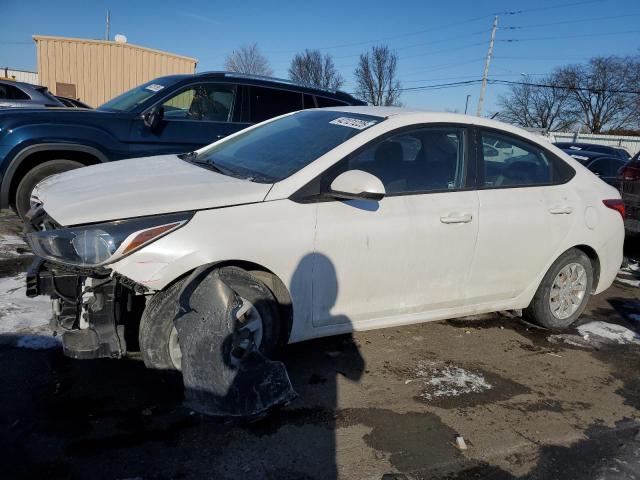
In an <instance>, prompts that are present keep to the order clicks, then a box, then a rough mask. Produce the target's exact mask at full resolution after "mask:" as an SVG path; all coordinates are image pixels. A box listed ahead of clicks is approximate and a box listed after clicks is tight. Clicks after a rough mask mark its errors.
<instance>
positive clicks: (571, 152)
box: [556, 145, 623, 161]
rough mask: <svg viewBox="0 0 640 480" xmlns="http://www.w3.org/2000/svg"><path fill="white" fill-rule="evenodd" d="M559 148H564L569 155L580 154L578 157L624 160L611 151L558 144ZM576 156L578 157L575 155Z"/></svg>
mask: <svg viewBox="0 0 640 480" xmlns="http://www.w3.org/2000/svg"><path fill="white" fill-rule="evenodd" d="M556 146H557V147H558V148H560V150H562V151H563V152H565V153H566V154H567V155H569V156H574V155H576V156H578V157H583V158H584V157H588V159H589V160H592V159H595V158H613V159H615V160H620V161H623V160H622V159H621V158H620V157H618V156H617V155H613V154H611V153H604V152H592V151H590V150H571V149H570V148H561V147H559V146H558V145H556ZM574 158H576V157H574ZM576 160H580V159H579V158H576Z"/></svg>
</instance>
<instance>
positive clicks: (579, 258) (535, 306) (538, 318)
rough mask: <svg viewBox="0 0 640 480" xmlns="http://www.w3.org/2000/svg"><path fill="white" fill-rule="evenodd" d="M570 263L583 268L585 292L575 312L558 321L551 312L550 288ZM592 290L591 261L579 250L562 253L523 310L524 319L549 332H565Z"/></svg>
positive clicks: (579, 312)
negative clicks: (585, 278) (585, 280)
mask: <svg viewBox="0 0 640 480" xmlns="http://www.w3.org/2000/svg"><path fill="white" fill-rule="evenodd" d="M571 263H578V264H580V265H582V267H583V268H584V270H585V272H586V277H587V284H586V291H585V294H584V297H583V298H582V301H581V302H580V304H579V306H578V308H577V310H576V311H575V312H574V313H573V314H572V315H570V316H568V317H567V318H564V319H559V318H557V317H556V316H554V315H553V313H552V312H551V306H550V302H549V296H550V294H551V287H552V285H553V282H554V280H555V278H556V277H557V275H558V274H559V273H560V271H561V270H562V269H563V268H564V267H565V266H567V265H569V264H571ZM592 289H593V265H592V264H591V260H590V259H589V257H587V255H586V254H585V253H584V252H582V251H581V250H578V249H576V248H572V249H570V250H567V251H566V252H564V253H563V254H562V255H560V257H558V259H557V260H556V261H555V262H553V265H551V267H550V268H549V271H548V272H547V273H546V275H545V276H544V278H543V279H542V282H541V283H540V286H539V287H538V290H537V291H536V294H535V295H534V297H533V300H531V303H530V304H529V306H528V307H527V308H526V309H524V311H523V316H524V318H525V319H527V320H529V321H531V322H534V323H537V324H538V325H540V326H542V327H545V328H548V329H549V330H553V331H562V330H565V329H567V328H569V327H570V326H571V325H573V324H574V323H575V322H576V320H578V318H579V317H580V315H581V314H582V312H583V311H584V309H585V307H586V306H587V303H588V302H589V298H590V296H591V291H592Z"/></svg>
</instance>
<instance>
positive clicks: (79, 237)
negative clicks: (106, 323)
mask: <svg viewBox="0 0 640 480" xmlns="http://www.w3.org/2000/svg"><path fill="white" fill-rule="evenodd" d="M191 217H193V212H183V213H172V214H169V215H157V216H153V217H140V218H132V219H129V220H118V221H115V222H107V223H99V224H94V225H85V226H79V227H72V228H64V229H59V230H45V231H43V232H32V233H29V234H28V235H27V241H28V242H29V245H30V246H31V248H32V250H33V252H34V253H35V254H36V255H38V256H39V257H42V258H45V259H49V260H52V261H54V262H59V263H66V264H70V265H78V266H82V267H94V266H98V265H105V264H108V263H112V262H115V261H116V260H118V259H120V258H122V257H124V256H125V255H128V254H130V253H131V252H134V251H135V250H137V249H139V248H140V247H142V246H144V245H148V244H149V243H151V242H153V241H155V240H158V239H159V238H161V237H163V236H164V235H166V234H168V233H170V232H173V231H175V230H177V229H178V228H180V227H182V226H183V225H184V224H185V223H187V222H188V221H189V220H190V219H191Z"/></svg>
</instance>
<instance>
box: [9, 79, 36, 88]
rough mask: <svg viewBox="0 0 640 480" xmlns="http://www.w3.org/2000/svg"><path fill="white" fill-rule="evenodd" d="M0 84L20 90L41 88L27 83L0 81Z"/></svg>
mask: <svg viewBox="0 0 640 480" xmlns="http://www.w3.org/2000/svg"><path fill="white" fill-rule="evenodd" d="M0 83H2V84H4V85H13V86H14V87H21V88H42V87H40V85H33V84H32V83H27V82H16V81H15V80H4V79H1V80H0Z"/></svg>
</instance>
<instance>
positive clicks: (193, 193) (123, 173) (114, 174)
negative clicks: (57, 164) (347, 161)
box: [34, 155, 271, 226]
mask: <svg viewBox="0 0 640 480" xmlns="http://www.w3.org/2000/svg"><path fill="white" fill-rule="evenodd" d="M270 188H271V184H263V183H254V182H251V181H249V180H243V179H238V178H234V177H229V176H226V175H222V174H219V173H216V172H213V171H211V170H207V169H205V168H203V167H200V166H197V165H194V164H192V163H189V162H186V161H184V160H182V159H180V158H178V157H177V156H176V155H160V156H155V157H146V158H135V159H130V160H120V161H116V162H109V163H105V164H101V165H93V166H90V167H85V168H79V169H77V170H72V171H69V172H64V173H60V174H58V175H53V176H51V177H49V178H46V179H45V180H43V181H42V182H40V183H39V184H38V185H37V186H36V188H35V190H34V196H35V197H37V198H38V200H39V201H40V202H41V203H42V204H43V206H44V209H45V211H46V212H47V213H48V214H49V215H50V216H51V217H52V218H53V219H54V220H55V221H56V222H58V223H59V224H61V225H64V226H68V225H78V224H83V223H93V222H104V221H108V220H117V219H123V218H131V217H140V216H145V215H157V214H161V213H172V212H181V211H188V210H202V209H207V208H219V207H227V206H231V205H241V204H246V203H254V202H261V201H263V200H264V198H265V197H266V195H267V193H268V192H269V189H270Z"/></svg>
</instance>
